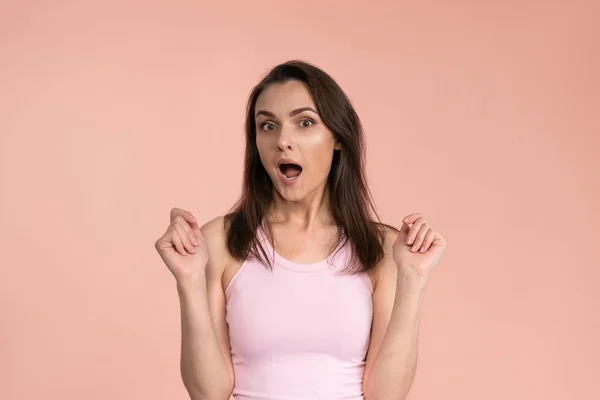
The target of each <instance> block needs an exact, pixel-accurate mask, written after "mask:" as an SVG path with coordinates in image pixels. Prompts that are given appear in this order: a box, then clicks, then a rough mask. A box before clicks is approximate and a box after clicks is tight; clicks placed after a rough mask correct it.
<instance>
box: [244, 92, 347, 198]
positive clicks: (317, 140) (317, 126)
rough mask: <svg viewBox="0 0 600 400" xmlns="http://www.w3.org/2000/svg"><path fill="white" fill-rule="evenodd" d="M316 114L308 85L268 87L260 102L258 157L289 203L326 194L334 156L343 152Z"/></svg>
mask: <svg viewBox="0 0 600 400" xmlns="http://www.w3.org/2000/svg"><path fill="white" fill-rule="evenodd" d="M316 109H317V107H316V106H315V103H314V101H313V99H312V96H311V94H310V92H309V90H308V88H307V87H306V85H305V83H304V82H301V81H297V80H290V81H287V82H284V83H274V84H271V85H269V86H268V87H267V88H266V89H264V90H263V92H262V93H261V94H260V95H259V96H258V99H257V101H256V106H255V109H254V114H255V120H256V146H257V147H258V153H259V155H260V159H261V161H262V164H263V166H264V168H265V170H266V171H267V173H268V174H269V176H270V177H271V180H272V181H273V185H274V187H275V189H276V190H277V191H278V192H279V194H280V195H281V197H283V198H284V199H286V200H290V201H299V200H302V199H304V198H306V197H307V196H308V195H310V194H313V193H322V191H323V190H324V188H325V185H326V182H327V176H328V175H329V171H330V169H331V161H332V158H333V152H334V150H335V149H339V148H340V144H339V143H338V142H337V141H336V140H335V138H334V137H333V134H332V133H331V131H330V130H329V129H328V128H327V127H326V126H325V124H324V123H323V121H322V120H321V118H320V117H319V114H317V111H316ZM282 163H283V164H282ZM294 164H295V165H294Z"/></svg>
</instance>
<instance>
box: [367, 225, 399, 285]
mask: <svg viewBox="0 0 600 400" xmlns="http://www.w3.org/2000/svg"><path fill="white" fill-rule="evenodd" d="M398 234H399V233H398V231H396V230H395V229H392V228H390V227H388V226H385V236H384V238H383V243H382V246H383V259H381V261H380V262H379V263H378V264H377V265H376V266H375V268H373V270H372V279H373V281H374V282H373V283H374V286H375V288H377V287H378V286H383V285H380V283H381V282H382V281H390V280H392V282H395V280H396V273H397V271H396V270H397V268H396V263H395V262H394V257H393V247H394V242H395V241H396V238H398Z"/></svg>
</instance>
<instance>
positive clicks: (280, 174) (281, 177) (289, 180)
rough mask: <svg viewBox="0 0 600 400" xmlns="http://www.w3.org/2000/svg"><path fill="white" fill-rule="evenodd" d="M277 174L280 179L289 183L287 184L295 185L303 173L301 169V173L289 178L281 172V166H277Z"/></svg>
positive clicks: (286, 183)
mask: <svg viewBox="0 0 600 400" xmlns="http://www.w3.org/2000/svg"><path fill="white" fill-rule="evenodd" d="M277 175H279V179H281V181H282V182H283V183H284V184H285V185H287V186H292V185H295V184H296V183H297V182H298V180H299V179H300V175H302V171H300V173H299V174H298V175H297V176H295V177H294V178H293V179H288V178H287V177H286V176H285V175H284V174H283V172H281V169H279V167H278V168H277Z"/></svg>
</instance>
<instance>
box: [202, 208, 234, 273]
mask: <svg viewBox="0 0 600 400" xmlns="http://www.w3.org/2000/svg"><path fill="white" fill-rule="evenodd" d="M200 231H201V232H202V236H203V237H204V241H205V242H206V247H207V249H208V257H209V261H208V267H209V268H210V269H217V270H218V271H219V272H221V273H222V271H223V270H224V269H225V268H226V267H227V265H228V263H229V258H230V257H229V252H228V251H227V246H226V232H225V218H224V216H222V215H221V216H218V217H216V218H213V219H211V220H210V221H208V222H206V223H205V224H204V225H202V226H201V227H200Z"/></svg>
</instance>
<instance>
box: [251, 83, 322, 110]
mask: <svg viewBox="0 0 600 400" xmlns="http://www.w3.org/2000/svg"><path fill="white" fill-rule="evenodd" d="M300 107H312V108H315V104H314V101H313V98H312V95H311V93H310V91H309V90H308V87H307V86H306V84H305V83H304V82H301V81H297V80H291V81H287V82H277V83H272V84H270V85H269V86H267V87H266V88H265V89H264V90H263V91H262V93H261V94H260V95H259V96H258V98H257V99H256V106H255V111H258V110H263V109H267V110H269V111H271V112H273V113H279V112H283V113H286V112H287V111H291V110H294V109H297V108H300Z"/></svg>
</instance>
